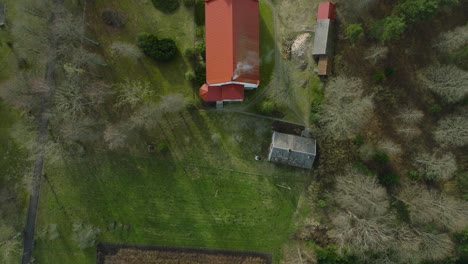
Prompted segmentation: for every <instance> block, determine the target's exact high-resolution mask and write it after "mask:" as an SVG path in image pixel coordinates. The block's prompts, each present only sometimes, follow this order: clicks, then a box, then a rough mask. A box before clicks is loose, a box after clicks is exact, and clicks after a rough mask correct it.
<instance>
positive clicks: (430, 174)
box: [414, 150, 457, 181]
mask: <svg viewBox="0 0 468 264" xmlns="http://www.w3.org/2000/svg"><path fill="white" fill-rule="evenodd" d="M414 165H415V166H416V168H417V170H418V172H419V173H420V174H421V175H422V176H423V177H424V178H426V179H428V180H435V181H443V180H449V179H451V178H452V177H453V176H454V173H455V172H456V171H457V162H456V160H455V156H454V155H453V154H452V153H450V152H446V153H442V151H440V150H439V151H435V152H433V153H432V154H429V153H426V152H424V153H421V154H419V155H417V156H416V158H415V159H414Z"/></svg>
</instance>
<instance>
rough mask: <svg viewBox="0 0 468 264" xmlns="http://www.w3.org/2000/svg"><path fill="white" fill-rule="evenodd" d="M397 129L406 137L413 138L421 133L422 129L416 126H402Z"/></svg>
mask: <svg viewBox="0 0 468 264" xmlns="http://www.w3.org/2000/svg"><path fill="white" fill-rule="evenodd" d="M396 131H397V132H398V134H401V135H402V136H403V137H405V138H406V139H413V138H415V137H417V136H419V135H421V129H419V128H418V127H414V126H404V127H400V128H397V129H396Z"/></svg>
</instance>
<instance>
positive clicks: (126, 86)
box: [117, 80, 154, 108]
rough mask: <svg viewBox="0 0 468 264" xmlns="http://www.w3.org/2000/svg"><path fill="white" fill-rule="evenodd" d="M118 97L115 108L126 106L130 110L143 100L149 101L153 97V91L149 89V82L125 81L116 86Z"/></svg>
mask: <svg viewBox="0 0 468 264" xmlns="http://www.w3.org/2000/svg"><path fill="white" fill-rule="evenodd" d="M117 89H118V90H119V96H118V98H117V100H118V101H117V106H124V105H128V106H130V108H135V107H136V106H138V105H140V104H142V103H143V102H144V100H145V99H150V98H151V97H152V96H154V90H152V89H151V88H150V84H149V82H143V81H140V80H135V81H130V80H126V81H125V82H123V83H120V84H117Z"/></svg>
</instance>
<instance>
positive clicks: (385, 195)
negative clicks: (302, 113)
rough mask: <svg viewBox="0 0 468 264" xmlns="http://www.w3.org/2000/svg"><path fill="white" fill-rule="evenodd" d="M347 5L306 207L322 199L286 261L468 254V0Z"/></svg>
mask: <svg viewBox="0 0 468 264" xmlns="http://www.w3.org/2000/svg"><path fill="white" fill-rule="evenodd" d="M395 2H396V3H395ZM337 12H338V18H339V24H340V30H339V32H338V36H337V38H338V43H337V50H336V52H337V55H336V57H335V62H334V67H335V70H334V73H335V76H332V77H330V78H329V79H328V80H327V82H326V84H325V85H324V87H323V101H322V103H321V105H320V106H318V107H317V108H316V110H315V113H316V114H315V115H316V120H314V121H315V125H316V129H317V130H318V131H319V138H320V142H321V145H320V147H321V148H320V151H321V153H320V155H321V156H320V161H319V165H318V169H317V172H316V173H315V175H316V177H317V182H313V183H312V184H311V186H310V187H309V190H308V191H307V193H308V195H307V196H308V197H307V198H305V201H303V202H302V204H303V205H302V206H301V207H305V208H308V206H307V205H306V204H307V203H313V204H314V206H312V208H310V207H309V209H311V210H312V212H311V213H310V215H309V216H307V217H304V218H303V219H301V220H299V221H298V222H297V223H296V226H297V227H298V230H299V231H298V232H297V233H296V240H297V241H298V244H297V250H293V249H291V247H287V248H286V249H285V252H286V257H285V259H286V261H285V263H297V261H298V259H302V260H303V261H304V262H303V263H306V261H309V262H310V263H315V261H317V262H318V263H466V262H467V261H468V254H467V253H468V251H467V249H468V244H467V241H468V229H467V227H468V226H467V225H468V224H467V223H468V196H467V194H468V193H467V190H468V186H467V182H468V178H467V177H468V156H467V153H468V133H467V132H468V116H467V114H466V111H467V109H468V108H467V104H468V97H467V96H468V68H467V65H466V61H468V57H467V53H466V51H467V49H468V24H467V16H466V14H467V12H468V2H467V1H438V0H402V1H372V0H370V1H369V0H368V1H337ZM311 247H312V248H313V250H311ZM292 248H294V247H292Z"/></svg>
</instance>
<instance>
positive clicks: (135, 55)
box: [111, 41, 143, 60]
mask: <svg viewBox="0 0 468 264" xmlns="http://www.w3.org/2000/svg"><path fill="white" fill-rule="evenodd" d="M111 50H112V55H116V56H122V57H127V58H131V59H134V60H139V59H141V58H142V57H143V53H142V52H141V50H140V49H139V48H138V47H137V46H135V45H133V44H130V43H125V42H121V41H116V42H114V43H112V45H111Z"/></svg>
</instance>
